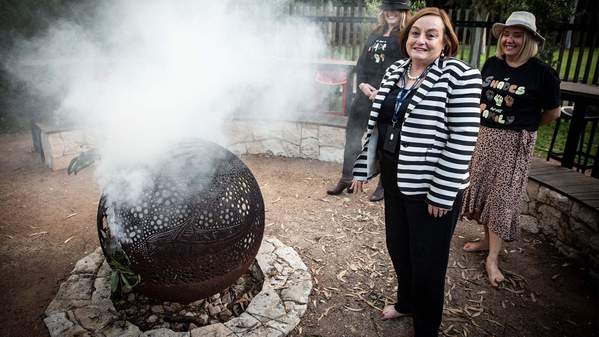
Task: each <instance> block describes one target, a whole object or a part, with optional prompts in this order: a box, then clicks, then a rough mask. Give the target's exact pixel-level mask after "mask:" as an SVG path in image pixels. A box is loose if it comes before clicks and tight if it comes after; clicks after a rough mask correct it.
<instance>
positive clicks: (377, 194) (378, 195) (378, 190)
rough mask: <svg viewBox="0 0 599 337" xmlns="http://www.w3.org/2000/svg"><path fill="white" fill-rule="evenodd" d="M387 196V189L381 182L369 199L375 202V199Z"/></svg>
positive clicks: (378, 199) (379, 199)
mask: <svg viewBox="0 0 599 337" xmlns="http://www.w3.org/2000/svg"><path fill="white" fill-rule="evenodd" d="M384 198H385V189H384V188H383V185H381V184H380V183H379V184H378V185H377V186H376V189H375V190H374V192H372V195H371V196H370V198H368V200H370V201H372V202H375V201H381V200H383V199H384Z"/></svg>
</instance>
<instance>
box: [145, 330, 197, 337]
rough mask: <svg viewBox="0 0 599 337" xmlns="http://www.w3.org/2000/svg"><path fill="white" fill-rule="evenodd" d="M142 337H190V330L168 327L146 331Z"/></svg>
mask: <svg viewBox="0 0 599 337" xmlns="http://www.w3.org/2000/svg"><path fill="white" fill-rule="evenodd" d="M140 337H189V332H175V331H173V330H169V329H166V328H160V329H154V330H150V331H146V332H144V333H143V334H142V335H141V336H140Z"/></svg>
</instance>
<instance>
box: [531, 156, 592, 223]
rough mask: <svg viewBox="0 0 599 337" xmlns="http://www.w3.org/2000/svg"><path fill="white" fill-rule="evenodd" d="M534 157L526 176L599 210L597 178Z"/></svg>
mask: <svg viewBox="0 0 599 337" xmlns="http://www.w3.org/2000/svg"><path fill="white" fill-rule="evenodd" d="M558 165H559V164H554V163H551V162H547V161H545V160H543V159H539V158H534V159H533V161H532V164H531V168H530V172H529V174H528V178H529V179H532V180H534V181H536V182H538V183H539V184H541V185H543V186H545V187H547V188H549V189H552V190H554V191H556V192H559V193H561V194H563V195H565V196H568V197H569V198H571V199H573V200H576V201H578V202H580V203H582V204H584V205H587V206H588V207H591V208H593V209H595V210H597V211H599V179H596V178H593V177H589V176H586V175H584V174H582V173H580V172H576V171H575V170H572V169H568V168H565V167H562V166H558Z"/></svg>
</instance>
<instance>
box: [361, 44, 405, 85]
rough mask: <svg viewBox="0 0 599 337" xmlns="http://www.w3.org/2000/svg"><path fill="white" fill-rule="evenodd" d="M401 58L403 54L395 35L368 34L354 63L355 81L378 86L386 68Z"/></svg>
mask: <svg viewBox="0 0 599 337" xmlns="http://www.w3.org/2000/svg"><path fill="white" fill-rule="evenodd" d="M401 58H403V55H402V53H401V50H400V48H399V43H398V41H397V39H396V38H395V37H393V36H383V35H382V34H376V33H373V34H370V36H368V39H367V40H366V44H365V45H364V49H363V50H362V53H361V54H360V57H359V58H358V63H357V64H356V76H357V81H358V82H357V83H358V84H360V83H369V84H370V85H372V86H373V87H375V88H378V87H379V85H380V84H381V80H382V79H383V76H384V75H385V71H386V70H387V68H388V67H389V66H390V65H391V64H393V62H395V61H397V60H399V59H401Z"/></svg>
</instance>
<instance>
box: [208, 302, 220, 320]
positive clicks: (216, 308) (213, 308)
mask: <svg viewBox="0 0 599 337" xmlns="http://www.w3.org/2000/svg"><path fill="white" fill-rule="evenodd" d="M208 312H209V313H210V316H212V317H216V315H218V313H219V312H221V308H220V306H217V305H212V304H208Z"/></svg>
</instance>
